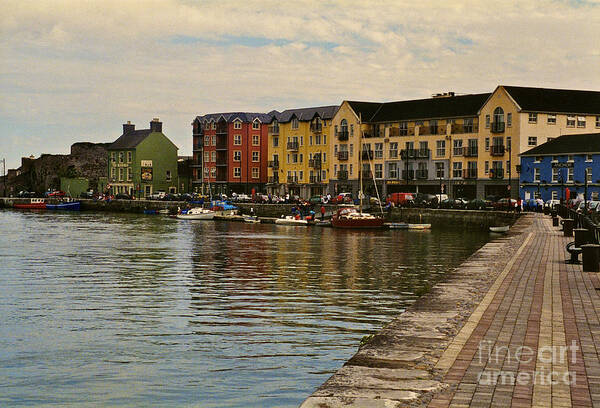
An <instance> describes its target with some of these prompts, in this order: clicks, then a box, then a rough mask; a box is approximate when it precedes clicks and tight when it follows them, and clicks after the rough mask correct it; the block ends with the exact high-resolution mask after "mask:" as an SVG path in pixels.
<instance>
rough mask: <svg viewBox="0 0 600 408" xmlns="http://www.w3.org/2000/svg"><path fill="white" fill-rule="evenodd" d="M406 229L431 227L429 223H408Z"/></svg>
mask: <svg viewBox="0 0 600 408" xmlns="http://www.w3.org/2000/svg"><path fill="white" fill-rule="evenodd" d="M408 229H412V230H426V229H431V224H408Z"/></svg>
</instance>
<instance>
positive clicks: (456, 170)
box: [452, 162, 462, 178]
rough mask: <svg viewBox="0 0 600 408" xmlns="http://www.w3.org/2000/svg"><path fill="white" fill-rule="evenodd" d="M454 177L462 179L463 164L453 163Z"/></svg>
mask: <svg viewBox="0 0 600 408" xmlns="http://www.w3.org/2000/svg"><path fill="white" fill-rule="evenodd" d="M452 177H454V178H461V177H462V163H461V162H454V163H452Z"/></svg>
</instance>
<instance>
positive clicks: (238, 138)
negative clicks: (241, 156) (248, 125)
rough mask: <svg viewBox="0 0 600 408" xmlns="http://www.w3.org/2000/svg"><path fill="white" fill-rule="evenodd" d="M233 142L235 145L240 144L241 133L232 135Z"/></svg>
mask: <svg viewBox="0 0 600 408" xmlns="http://www.w3.org/2000/svg"><path fill="white" fill-rule="evenodd" d="M233 144H234V145H236V146H241V145H242V135H233Z"/></svg>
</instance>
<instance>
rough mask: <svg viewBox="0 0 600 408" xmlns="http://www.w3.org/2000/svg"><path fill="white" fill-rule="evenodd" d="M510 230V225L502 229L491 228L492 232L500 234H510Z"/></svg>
mask: <svg viewBox="0 0 600 408" xmlns="http://www.w3.org/2000/svg"><path fill="white" fill-rule="evenodd" d="M509 229H510V226H509V225H503V226H501V227H490V231H491V232H500V233H503V232H508V230H509Z"/></svg>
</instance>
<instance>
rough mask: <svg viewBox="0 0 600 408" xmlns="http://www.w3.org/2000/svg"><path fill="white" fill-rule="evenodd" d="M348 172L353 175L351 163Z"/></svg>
mask: <svg viewBox="0 0 600 408" xmlns="http://www.w3.org/2000/svg"><path fill="white" fill-rule="evenodd" d="M348 174H350V175H352V164H350V171H349V172H348Z"/></svg>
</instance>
